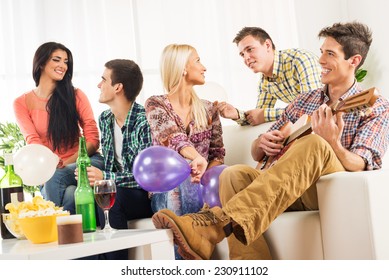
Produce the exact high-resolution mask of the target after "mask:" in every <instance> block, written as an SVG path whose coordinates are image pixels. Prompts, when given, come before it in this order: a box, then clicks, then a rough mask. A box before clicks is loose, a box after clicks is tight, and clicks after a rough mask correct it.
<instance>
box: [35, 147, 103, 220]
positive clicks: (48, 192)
mask: <svg viewBox="0 0 389 280" xmlns="http://www.w3.org/2000/svg"><path fill="white" fill-rule="evenodd" d="M90 159H91V164H92V165H93V166H95V167H97V168H99V169H101V170H103V169H104V160H103V157H102V156H101V155H100V154H99V153H96V154H94V155H93V156H91V157H90ZM76 167H77V166H76V163H72V164H69V165H67V166H65V167H64V168H57V170H56V171H55V173H54V175H53V176H52V177H51V179H50V180H49V181H47V182H46V183H45V184H44V186H43V188H42V189H41V193H42V196H43V198H44V199H46V200H50V201H52V202H54V204H55V205H56V206H62V207H63V210H67V211H69V212H70V214H75V213H76V206H75V203H74V191H75V190H76V186H77V180H76V178H75V175H74V171H75V170H76Z"/></svg>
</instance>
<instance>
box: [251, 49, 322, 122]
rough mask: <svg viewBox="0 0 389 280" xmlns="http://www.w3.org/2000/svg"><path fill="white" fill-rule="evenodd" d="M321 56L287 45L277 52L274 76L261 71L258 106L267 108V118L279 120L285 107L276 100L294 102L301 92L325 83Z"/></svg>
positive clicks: (265, 111)
mask: <svg viewBox="0 0 389 280" xmlns="http://www.w3.org/2000/svg"><path fill="white" fill-rule="evenodd" d="M320 73H321V66H320V64H319V59H318V57H317V56H316V55H314V54H313V53H311V52H308V51H305V50H301V49H288V50H282V51H278V52H275V53H274V64H273V77H265V76H263V75H262V78H261V80H260V81H259V85H258V101H257V108H263V109H264V116H265V121H268V122H269V121H275V120H277V119H278V118H279V117H280V116H281V114H282V112H283V111H284V108H274V106H275V104H276V101H277V100H281V101H283V102H285V103H291V102H292V101H293V100H294V99H295V98H296V96H297V95H298V94H299V93H301V92H310V91H312V90H315V89H318V88H321V87H322V83H321V75H320Z"/></svg>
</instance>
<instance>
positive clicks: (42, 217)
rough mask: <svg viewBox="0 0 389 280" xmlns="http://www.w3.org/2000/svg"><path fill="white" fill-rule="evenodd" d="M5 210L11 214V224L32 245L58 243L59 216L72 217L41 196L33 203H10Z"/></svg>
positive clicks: (35, 198) (33, 200) (34, 199)
mask: <svg viewBox="0 0 389 280" xmlns="http://www.w3.org/2000/svg"><path fill="white" fill-rule="evenodd" d="M5 209H6V210H8V211H9V212H10V213H9V217H8V218H9V220H10V222H9V223H10V224H14V225H17V226H18V228H19V231H20V232H21V233H22V234H23V235H24V236H25V237H26V238H27V239H28V240H29V241H31V242H32V243H49V242H54V241H57V240H58V232H57V222H56V219H57V216H62V215H70V213H69V212H68V211H63V210H62V208H61V207H57V206H55V205H54V203H53V202H52V201H48V200H44V199H43V198H42V197H41V196H36V197H34V198H33V199H32V201H23V202H16V203H15V202H13V203H8V204H7V205H6V206H5ZM11 233H12V232H11ZM12 234H13V233H12ZM15 237H16V236H15Z"/></svg>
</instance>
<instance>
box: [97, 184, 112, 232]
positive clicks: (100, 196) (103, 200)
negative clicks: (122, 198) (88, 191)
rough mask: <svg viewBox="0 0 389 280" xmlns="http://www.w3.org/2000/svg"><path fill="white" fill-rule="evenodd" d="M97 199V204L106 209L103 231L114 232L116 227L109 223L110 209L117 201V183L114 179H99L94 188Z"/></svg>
mask: <svg viewBox="0 0 389 280" xmlns="http://www.w3.org/2000/svg"><path fill="white" fill-rule="evenodd" d="M93 191H94V194H95V200H96V202H97V205H99V207H100V208H101V209H102V210H103V211H104V218H105V226H104V229H102V230H101V231H102V232H113V231H116V229H114V228H112V227H111V225H110V224H109V209H111V207H112V206H113V204H114V203H115V198H116V184H115V181H114V180H97V181H95V184H94V188H93Z"/></svg>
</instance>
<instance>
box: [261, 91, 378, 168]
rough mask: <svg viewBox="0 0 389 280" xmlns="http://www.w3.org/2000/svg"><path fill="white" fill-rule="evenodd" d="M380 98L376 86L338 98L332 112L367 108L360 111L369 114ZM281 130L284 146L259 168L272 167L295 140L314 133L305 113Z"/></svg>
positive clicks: (265, 159)
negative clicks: (341, 98)
mask: <svg viewBox="0 0 389 280" xmlns="http://www.w3.org/2000/svg"><path fill="white" fill-rule="evenodd" d="M377 98H378V94H377V89H376V88H375V87H373V88H370V89H368V90H365V91H362V92H360V93H357V94H355V95H353V96H350V97H348V98H346V99H344V100H338V101H337V102H335V103H334V104H332V105H331V106H330V108H331V109H332V113H333V114H336V113H338V112H352V111H360V110H366V111H365V112H362V111H360V112H359V113H360V114H365V115H367V114H369V113H370V112H371V111H370V107H371V106H372V105H373V104H374V103H375V101H376V100H377ZM280 131H282V132H283V133H284V134H285V135H287V136H286V137H285V140H284V141H283V142H282V144H283V146H284V148H283V149H282V150H281V152H280V153H278V154H277V155H276V156H273V157H269V156H264V157H263V159H262V160H261V161H259V162H258V165H257V169H260V170H265V169H268V168H269V167H271V166H272V165H273V164H274V163H275V162H276V161H277V160H278V159H279V158H280V157H281V156H282V155H283V154H285V152H286V151H287V150H288V149H289V148H290V146H291V145H292V143H293V141H294V140H296V139H298V138H301V137H303V136H305V135H308V134H310V133H312V126H311V118H310V116H308V115H306V114H304V115H302V116H301V117H300V118H299V119H298V120H297V121H296V122H295V123H293V124H292V123H290V122H289V123H287V124H285V125H284V126H283V127H282V128H281V129H280Z"/></svg>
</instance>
